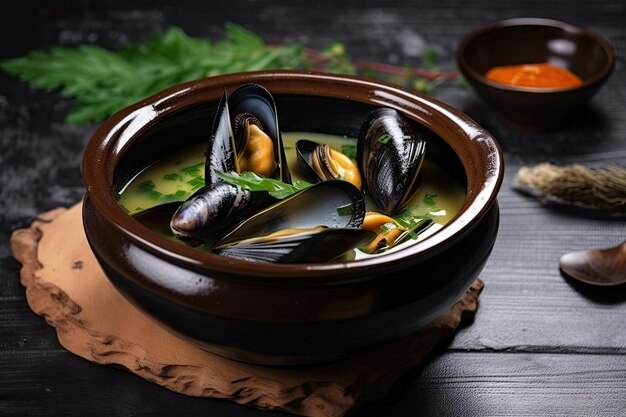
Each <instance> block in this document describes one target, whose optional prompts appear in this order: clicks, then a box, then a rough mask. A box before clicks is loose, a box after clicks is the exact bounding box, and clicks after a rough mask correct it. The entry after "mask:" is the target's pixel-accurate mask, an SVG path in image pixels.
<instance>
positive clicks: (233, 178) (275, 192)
mask: <svg viewBox="0 0 626 417" xmlns="http://www.w3.org/2000/svg"><path fill="white" fill-rule="evenodd" d="M215 173H216V174H217V176H218V177H220V178H221V179H222V180H224V181H226V182H227V183H229V184H233V185H236V186H239V187H241V188H243V189H246V190H250V191H267V192H268V193H269V194H270V195H271V196H272V197H275V198H278V199H280V200H282V199H284V198H287V197H289V196H290V195H292V194H295V193H297V192H299V191H302V190H305V189H307V188H309V187H310V186H312V185H313V184H311V183H308V182H306V181H302V180H299V181H295V182H294V183H293V184H287V183H285V182H282V181H280V180H275V179H272V178H266V177H262V176H260V175H257V174H255V173H254V172H242V173H240V174H237V173H234V172H222V171H218V170H216V171H215Z"/></svg>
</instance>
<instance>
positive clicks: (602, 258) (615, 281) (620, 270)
mask: <svg viewBox="0 0 626 417" xmlns="http://www.w3.org/2000/svg"><path fill="white" fill-rule="evenodd" d="M559 266H560V267H561V271H563V272H564V273H565V274H567V275H568V276H570V277H572V278H574V279H577V280H578V281H582V282H584V283H586V284H591V285H604V286H610V285H620V284H624V283H626V241H624V242H623V243H622V244H620V245H617V246H616V247H614V248H608V249H592V250H583V251H578V252H570V253H566V254H565V255H563V256H562V257H561V260H560V261H559Z"/></svg>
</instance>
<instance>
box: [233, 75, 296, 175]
mask: <svg viewBox="0 0 626 417" xmlns="http://www.w3.org/2000/svg"><path fill="white" fill-rule="evenodd" d="M227 103H228V111H229V116H230V122H231V126H232V133H233V135H234V146H235V148H236V149H239V147H241V146H242V143H241V141H243V140H244V139H242V132H241V130H242V126H241V123H242V121H244V120H246V119H247V118H252V119H254V120H255V123H258V124H259V125H260V127H261V130H262V131H263V132H264V133H265V134H267V135H268V136H269V137H270V138H271V139H272V142H273V143H274V160H275V161H276V165H277V173H276V174H275V175H274V177H275V178H278V179H280V180H281V181H283V182H286V183H291V174H290V173H289V167H288V166H287V158H286V157H285V148H284V145H283V139H282V136H281V134H280V128H279V126H278V115H277V111H276V104H275V103H274V98H273V97H272V94H271V93H270V92H269V91H267V89H266V88H265V87H263V86H261V85H259V84H244V85H242V86H241V87H239V88H237V89H236V90H235V91H233V92H232V94H231V95H230V97H228V100H227Z"/></svg>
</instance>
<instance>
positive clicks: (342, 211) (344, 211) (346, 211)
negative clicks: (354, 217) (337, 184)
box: [337, 204, 354, 217]
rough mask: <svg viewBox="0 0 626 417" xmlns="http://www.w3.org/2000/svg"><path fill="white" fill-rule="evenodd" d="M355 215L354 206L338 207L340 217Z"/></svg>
mask: <svg viewBox="0 0 626 417" xmlns="http://www.w3.org/2000/svg"><path fill="white" fill-rule="evenodd" d="M352 213H354V207H353V206H352V204H346V205H345V206H341V207H337V214H339V215H340V216H342V217H343V216H349V215H351V214H352Z"/></svg>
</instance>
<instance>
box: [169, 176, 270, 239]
mask: <svg viewBox="0 0 626 417" xmlns="http://www.w3.org/2000/svg"><path fill="white" fill-rule="evenodd" d="M275 201H276V199H274V198H273V197H271V196H270V195H269V194H267V193H265V192H251V191H249V190H244V189H242V188H240V187H237V186H234V185H231V184H228V183H225V182H216V183H214V184H211V185H209V186H205V187H203V188H201V189H199V190H198V191H196V192H195V193H194V194H193V195H192V196H191V197H189V198H188V199H187V200H186V201H185V202H184V203H183V204H182V205H180V207H179V208H178V210H176V212H175V213H174V215H173V216H172V218H171V221H170V228H171V230H172V232H173V233H174V235H175V236H176V237H178V238H179V239H181V240H183V241H185V242H187V243H189V244H192V245H197V244H198V243H199V242H200V241H203V242H207V243H212V242H213V241H214V240H215V239H216V238H217V237H219V236H220V235H221V234H222V233H224V232H226V231H227V230H228V229H231V228H232V227H234V226H235V225H236V224H237V223H239V222H241V221H242V220H244V219H245V218H247V217H249V216H250V215H251V214H253V213H255V212H257V211H258V210H261V209H262V208H263V207H267V206H268V205H270V204H272V203H273V202H275Z"/></svg>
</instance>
